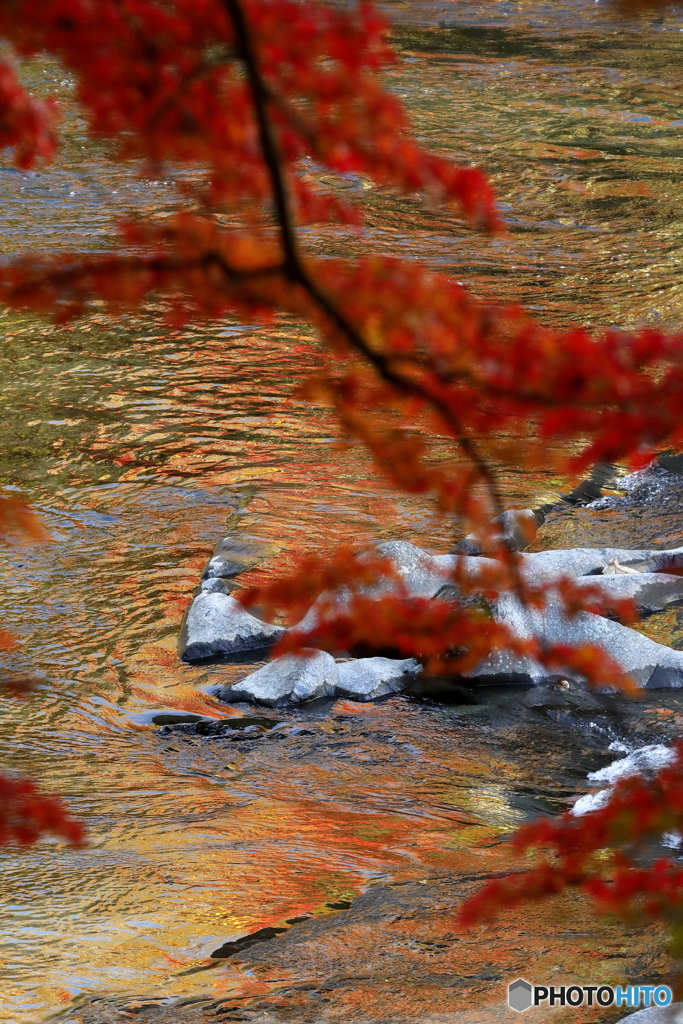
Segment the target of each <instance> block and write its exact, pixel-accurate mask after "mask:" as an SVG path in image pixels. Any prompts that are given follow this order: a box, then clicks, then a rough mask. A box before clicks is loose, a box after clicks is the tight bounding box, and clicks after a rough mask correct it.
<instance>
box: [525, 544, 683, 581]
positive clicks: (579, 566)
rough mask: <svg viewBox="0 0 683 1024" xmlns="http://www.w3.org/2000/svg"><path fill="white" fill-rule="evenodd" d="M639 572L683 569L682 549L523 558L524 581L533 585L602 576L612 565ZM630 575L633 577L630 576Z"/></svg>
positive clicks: (543, 553) (571, 551)
mask: <svg viewBox="0 0 683 1024" xmlns="http://www.w3.org/2000/svg"><path fill="white" fill-rule="evenodd" d="M615 559H616V562H617V563H618V564H619V565H620V566H622V567H626V568H631V569H637V570H638V571H639V572H666V570H667V569H676V568H681V567H683V547H680V548H672V549H670V550H668V551H652V550H647V549H646V550H631V549H629V548H568V549H567V550H563V551H538V552H535V553H533V554H528V555H523V556H522V567H523V572H524V576H525V578H526V579H527V580H528V581H529V582H530V583H535V584H540V583H549V582H552V580H554V579H559V577H560V576H589V575H597V574H602V572H603V570H604V569H605V567H606V566H607V565H609V564H610V562H614V560H615ZM628 575H630V574H628Z"/></svg>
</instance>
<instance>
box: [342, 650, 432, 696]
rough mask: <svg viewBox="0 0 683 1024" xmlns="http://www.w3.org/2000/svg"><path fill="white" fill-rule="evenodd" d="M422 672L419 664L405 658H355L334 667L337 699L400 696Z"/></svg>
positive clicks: (412, 659)
mask: <svg viewBox="0 0 683 1024" xmlns="http://www.w3.org/2000/svg"><path fill="white" fill-rule="evenodd" d="M420 671H421V666H420V663H419V661H415V659H414V658H406V659H402V660H400V661H398V660H395V659H394V658H358V659H357V660H356V661H345V662H342V664H341V665H338V666H337V673H338V677H339V681H338V684H337V690H336V696H338V697H350V698H351V700H363V701H365V700H377V698H378V697H386V696H387V695H388V694H390V693H399V692H400V691H401V690H404V689H405V688H406V686H408V685H409V684H410V682H411V681H412V679H414V678H415V676H417V675H418V674H419V673H420Z"/></svg>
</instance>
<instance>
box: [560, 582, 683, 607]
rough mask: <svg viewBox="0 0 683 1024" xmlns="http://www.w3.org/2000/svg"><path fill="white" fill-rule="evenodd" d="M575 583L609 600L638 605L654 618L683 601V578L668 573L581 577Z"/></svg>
mask: <svg viewBox="0 0 683 1024" xmlns="http://www.w3.org/2000/svg"><path fill="white" fill-rule="evenodd" d="M575 582H576V584H577V586H579V587H584V586H585V587H596V588H597V589H598V590H600V591H601V592H602V593H603V594H604V595H605V597H609V598H613V599H615V600H622V599H629V600H632V601H634V602H635V604H636V608H637V609H638V612H639V614H640V615H652V614H653V613H654V612H659V611H661V610H662V609H663V608H667V607H668V606H669V605H671V604H677V603H678V602H680V601H683V577H681V576H669V575H667V574H666V573H658V572H630V573H623V574H622V573H617V574H610V575H608V576H604V575H603V576H581V577H580V578H579V579H577V580H576V581H575Z"/></svg>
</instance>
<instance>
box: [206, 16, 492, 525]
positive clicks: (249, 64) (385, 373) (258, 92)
mask: <svg viewBox="0 0 683 1024" xmlns="http://www.w3.org/2000/svg"><path fill="white" fill-rule="evenodd" d="M223 3H224V5H225V7H226V8H227V10H228V13H229V15H230V18H231V20H232V24H233V27H234V29H235V36H236V51H237V54H238V56H239V57H241V59H242V61H243V63H244V66H245V70H246V74H247V78H248V81H249V87H250V89H251V94H252V100H253V104H254V112H255V116H256V122H257V125H258V130H259V139H260V143H261V151H262V154H263V159H264V162H265V164H266V167H267V169H268V173H269V176H270V180H271V187H272V192H273V201H274V205H275V216H276V220H277V224H278V228H279V231H280V237H281V242H282V249H283V254H284V258H285V262H286V264H287V272H288V276H289V277H290V279H291V280H292V281H294V282H295V283H297V284H299V285H300V286H301V287H302V288H303V289H304V290H305V291H306V292H307V293H308V295H309V297H310V298H311V299H312V300H313V301H314V302H315V303H316V305H317V306H318V308H319V309H320V310H322V312H324V313H325V314H326V316H327V317H328V319H329V320H330V321H331V322H332V323H333V324H334V326H335V327H336V328H337V329H338V330H339V331H340V332H341V333H342V334H343V335H344V336H345V337H346V339H347V341H348V342H349V344H350V345H351V347H352V348H353V349H355V351H356V352H357V353H358V354H359V355H361V356H363V358H364V359H365V360H367V361H368V362H370V363H371V364H372V366H373V367H374V368H375V370H376V371H377V373H378V374H379V376H380V377H381V378H382V379H383V380H384V381H385V382H386V383H388V384H391V385H393V386H394V387H395V388H396V389H397V390H399V391H400V392H401V393H403V394H409V395H414V396H416V397H419V398H421V399H422V400H424V401H426V402H428V403H429V404H431V405H432V407H433V408H434V409H436V410H437V411H438V413H439V414H440V416H441V417H442V418H443V419H444V421H445V422H446V423H448V424H449V426H450V427H451V429H452V430H453V431H454V432H455V435H456V441H457V443H458V444H459V446H460V448H461V450H462V451H463V453H464V454H465V455H466V457H467V458H468V459H469V461H470V462H471V463H472V464H473V465H474V466H475V467H476V469H477V471H478V473H479V475H480V476H481V478H482V479H483V480H484V481H485V483H486V485H487V487H488V489H489V493H490V495H491V498H492V501H493V504H494V506H495V508H496V510H497V511H498V512H502V511H503V509H504V506H503V502H502V497H501V495H500V492H499V489H498V483H497V480H496V477H495V473H494V471H493V470H492V468H491V466H490V465H489V464H488V462H487V460H486V459H485V458H484V457H483V456H482V455H481V453H480V452H479V451H478V449H477V447H476V445H475V443H474V441H473V440H472V439H471V438H470V437H469V436H468V435H467V433H466V432H465V430H464V428H463V426H462V424H461V423H460V421H459V420H458V418H457V416H456V415H455V413H454V412H453V410H452V408H451V407H450V405H449V404H448V402H446V401H445V400H444V399H443V398H442V397H441V396H440V395H437V394H435V393H434V392H433V391H432V390H431V389H429V388H427V387H425V386H424V385H423V384H420V383H419V382H417V381H415V380H411V379H410V378H407V377H404V376H403V375H401V374H400V373H397V372H396V371H395V370H394V369H393V368H392V366H391V363H390V360H389V359H387V358H386V356H384V355H382V354H381V353H379V352H376V351H374V350H373V349H372V348H371V347H370V346H369V345H368V344H367V342H366V340H365V339H364V338H363V336H362V334H361V333H360V332H359V331H358V330H357V329H356V328H355V327H354V326H353V324H352V323H351V322H350V321H349V320H348V319H347V317H346V316H344V314H343V313H342V311H341V310H340V309H339V307H338V306H337V305H336V303H335V302H333V301H332V299H330V297H329V296H328V295H326V294H325V292H324V291H323V290H322V289H321V288H320V287H319V285H318V284H317V283H316V282H315V281H314V280H313V278H312V277H311V276H310V275H309V274H308V272H307V270H306V268H305V266H304V264H303V261H302V259H301V257H300V254H299V249H298V245H297V237H296V229H295V226H294V218H293V216H292V213H291V209H290V203H289V197H288V194H287V185H286V181H285V176H284V173H283V169H282V162H281V160H280V154H279V150H278V145H277V141H276V138H275V132H274V130H273V126H272V124H271V120H270V117H269V114H268V102H269V100H270V96H271V90H270V88H269V87H268V86H267V85H266V83H265V82H264V81H263V79H262V77H261V74H260V72H259V67H258V60H257V57H256V52H255V49H254V46H253V42H252V39H251V35H250V32H249V27H248V24H247V20H246V17H245V15H244V11H243V9H242V6H241V4H240V2H239V0H223Z"/></svg>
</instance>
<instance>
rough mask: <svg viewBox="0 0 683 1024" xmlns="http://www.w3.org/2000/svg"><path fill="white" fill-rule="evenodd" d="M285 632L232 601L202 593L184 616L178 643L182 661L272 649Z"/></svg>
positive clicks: (215, 594) (227, 597)
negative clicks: (262, 620)
mask: <svg viewBox="0 0 683 1024" xmlns="http://www.w3.org/2000/svg"><path fill="white" fill-rule="evenodd" d="M283 633H284V630H283V629H282V627H281V626H271V625H269V624H268V623H267V622H261V621H260V619H256V618H254V616H253V615H250V614H249V612H247V611H245V609H244V608H243V606H242V605H241V604H240V603H239V601H236V600H235V598H234V597H230V596H229V595H228V594H223V593H221V592H215V593H212V592H211V591H201V592H200V593H199V594H197V596H196V597H195V599H194V600H193V602H192V604H191V605H190V607H189V608H188V610H187V612H186V613H185V618H184V619H183V624H182V626H181V629H180V637H179V639H178V652H179V654H180V657H181V658H182V660H183V661H198V660H200V659H202V658H213V657H217V656H224V655H230V654H238V653H241V652H242V651H250V650H259V649H260V648H264V647H272V645H273V644H274V643H276V641H277V640H279V639H280V637H281V636H282V634H283Z"/></svg>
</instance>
